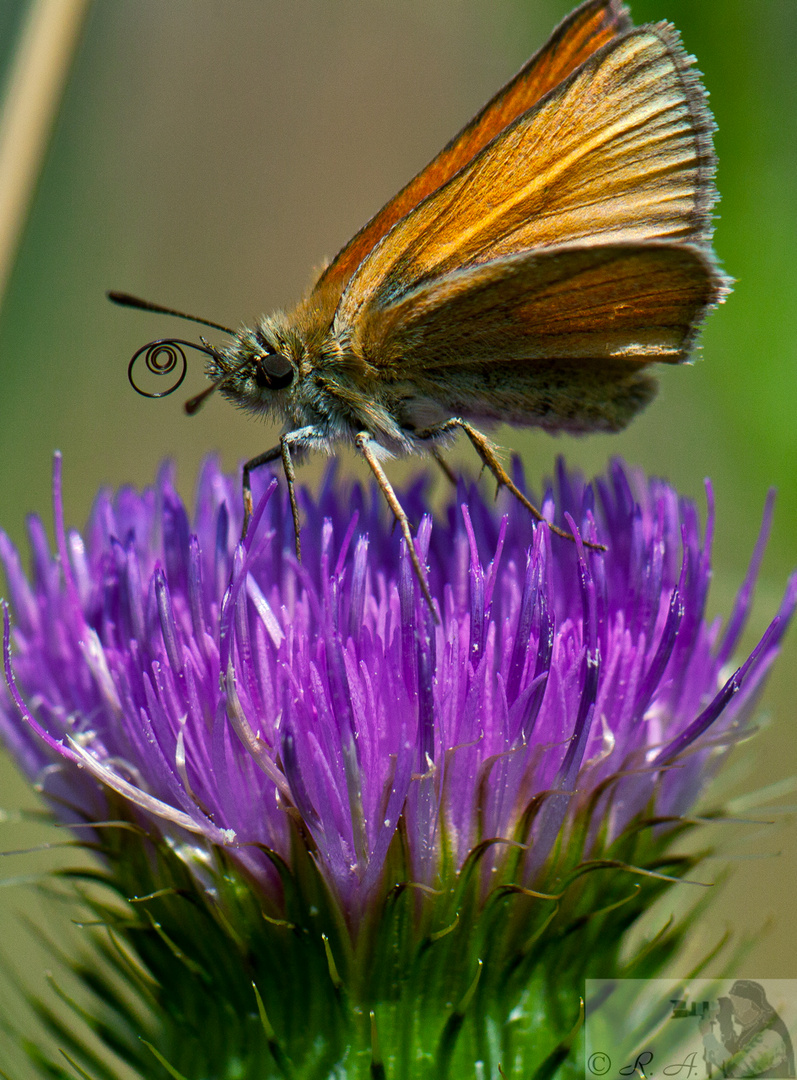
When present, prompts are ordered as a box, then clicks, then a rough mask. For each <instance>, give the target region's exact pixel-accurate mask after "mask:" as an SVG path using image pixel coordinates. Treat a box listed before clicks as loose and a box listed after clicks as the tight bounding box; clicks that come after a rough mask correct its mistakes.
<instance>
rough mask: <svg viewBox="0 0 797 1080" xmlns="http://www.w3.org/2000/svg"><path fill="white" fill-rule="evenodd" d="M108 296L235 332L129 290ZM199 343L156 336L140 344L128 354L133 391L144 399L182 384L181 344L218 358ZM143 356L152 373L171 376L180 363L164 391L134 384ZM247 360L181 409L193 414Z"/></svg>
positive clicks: (125, 304)
mask: <svg viewBox="0 0 797 1080" xmlns="http://www.w3.org/2000/svg"><path fill="white" fill-rule="evenodd" d="M107 295H108V299H109V300H112V301H113V303H114V304H120V305H121V306H122V307H131V308H138V309H139V310H140V311H154V312H156V314H158V315H174V316H175V317H176V318H178V319H188V320H190V321H191V322H197V323H202V325H203V326H212V327H213V329H214V330H222V331H223V332H224V333H225V334H229V335H230V336H231V337H234V336H235V331H234V330H231V329H230V327H229V326H222V324H221V323H217V322H213V321H212V320H211V319H201V318H200V317H199V316H198V315H188V314H186V312H184V311H178V310H177V309H176V308H170V307H164V305H163V304H153V303H152V301H151V300H141V299H140V298H139V297H137V296H131V295H130V293H123V292H109V293H108V294H107ZM199 340H200V341H201V342H202V344H201V345H197V344H196V342H194V341H183V340H182V339H181V338H159V339H158V340H157V341H150V343H149V344H148V345H143V346H142V347H141V348H140V349H139V350H138V352H136V353H134V355H133V356H132V357H131V360H130V363H129V364H128V365H127V378H128V381H129V383H130V385H131V386H132V387H133V389H134V390H135V391H136V393H137V394H141V396H142V397H147V398H162V397H168V396H169V394H173V393H174V392H175V390H177V389H178V388H179V387H180V386H182V384H183V379H184V378H185V376H186V373H187V371H188V360H187V358H186V355H185V353H184V352H183V348H182V346H183V345H185V346H187V347H188V348H189V349H197V350H198V351H199V352H203V353H206V354H207V355H208V356H212V357H213V358H214V359H216V360H218V359H219V353H218V352H217V351H216V349H214V348H213V347H212V346H211V345H210V343H209V342H208V341H206V340H205V338H203V337H200V339H199ZM142 355H143V357H144V365H145V367H146V369H147V371H149V372H150V373H151V374H152V375H158V376H161V375H171V374H172V373H173V372H174V371H175V369H176V368H177V367H178V365H180V374H179V375H178V377H177V380H176V382H174V383H173V384H172V385H171V386H170V387H169V388H168V389H167V390H156V391H152V390H145V389H144V388H143V387H141V386H138V385H137V383H136V380H135V378H134V377H133V368H134V367H135V365H136V361H137V360H138V358H139V357H140V356H142ZM247 363H248V361H247V360H243V361H242V362H241V363H240V364H239V365H238V366H237V367H235V368H233V370H232V371H229V372H227V373H226V374H225V375H221V376H219V378H218V379H215V380H214V381H213V382H212V383H211V384H210V386H208V387H206V388H205V389H204V390H203V391H202V392H201V393H200V394H195V395H194V397H192V398H189V399H188V401H186V403H185V411H186V412H187V413H188V415H189V416H193V414H194V413H195V412H197V411H198V410H199V409H200V408H201V406H202V405H203V404H204V403H205V401H206V400H207V399H208V398H209V397H210V395H211V394H212V393H213V392H214V391H216V390H218V389H219V387H220V386H223V385H224V383H225V382H227V380H228V379H231V378H232V377H233V376H234V375H237V374H238V373H239V372H240V371H241V370H242V369H243V368H245V367H246V366H247Z"/></svg>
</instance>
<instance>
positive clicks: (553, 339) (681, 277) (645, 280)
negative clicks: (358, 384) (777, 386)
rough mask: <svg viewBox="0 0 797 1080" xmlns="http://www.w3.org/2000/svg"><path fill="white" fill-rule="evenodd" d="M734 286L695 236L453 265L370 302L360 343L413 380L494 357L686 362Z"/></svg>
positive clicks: (380, 363)
mask: <svg viewBox="0 0 797 1080" xmlns="http://www.w3.org/2000/svg"><path fill="white" fill-rule="evenodd" d="M723 291H724V290H723V285H722V283H721V280H720V279H719V277H718V275H717V273H716V270H715V268H714V266H713V263H712V261H711V259H710V258H709V257H708V256H707V255H706V254H705V253H704V252H703V251H701V250H700V249H699V248H696V247H694V246H691V245H684V244H667V243H650V242H648V243H642V244H613V245H606V246H601V247H590V246H582V245H578V246H573V247H570V248H552V249H549V250H547V251H546V250H542V251H533V252H524V253H523V254H521V255H512V256H506V257H503V258H500V259H497V260H494V261H492V262H489V263H486V264H483V265H481V266H477V267H472V268H469V269H466V270H459V271H454V272H453V273H450V274H447V275H445V276H444V277H442V278H440V279H438V280H436V281H434V282H431V283H429V284H427V285H422V286H419V287H418V288H416V289H414V290H413V291H412V292H410V293H408V294H407V295H405V296H404V297H402V298H401V299H400V300H397V301H396V302H395V303H393V304H391V305H389V306H388V307H385V308H379V309H378V308H371V309H369V312H368V314H367V316H366V317H365V318H364V320H363V321H362V323H361V324H360V327H359V328H358V329H359V335H360V336H359V347H360V349H361V350H362V353H363V355H364V356H365V358H366V359H367V360H368V361H369V362H370V363H372V364H373V365H374V366H375V367H377V368H380V369H381V370H383V371H384V372H385V376H384V377H385V378H396V377H399V378H402V379H406V380H410V381H412V380H414V379H423V377H424V375H433V374H434V373H435V372H436V371H439V370H440V369H445V368H454V367H455V368H457V369H458V370H459V371H467V369H468V368H469V367H470V368H472V369H473V370H474V372H475V371H476V370H477V369H481V368H482V367H483V365H485V364H489V365H491V366H493V367H495V368H496V369H498V368H500V366H501V365H505V364H512V365H518V364H522V365H533V364H534V363H535V362H540V361H550V360H569V361H571V360H574V361H581V362H584V363H585V364H594V365H599V364H600V363H601V362H602V361H608V360H618V361H619V360H622V361H624V362H630V363H638V364H639V366H640V367H641V366H644V365H645V364H647V363H650V362H651V361H654V360H658V361H665V362H669V363H678V362H679V361H682V360H684V359H686V357H687V356H688V354H689V351H690V349H691V347H692V345H693V342H694V336H695V334H696V332H697V328H698V326H699V323H700V321H701V320H702V318H703V315H704V314H705V312H706V310H707V308H709V307H710V306H711V305H713V304H716V303H717V302H718V301H719V300H720V299H722V296H723ZM496 377H499V376H497V375H496Z"/></svg>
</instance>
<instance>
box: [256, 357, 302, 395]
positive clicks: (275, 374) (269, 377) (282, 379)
mask: <svg viewBox="0 0 797 1080" xmlns="http://www.w3.org/2000/svg"><path fill="white" fill-rule="evenodd" d="M255 382H256V383H257V385H258V386H259V387H261V389H266V388H267V389H269V390H283V389H284V388H285V387H286V386H290V385H291V383H292V382H293V365H292V364H291V362H290V360H287V359H286V358H285V357H284V356H282V354H281V353H266V354H265V355H264V356H261V357H260V359H259V360H258V362H257V364H256V365H255Z"/></svg>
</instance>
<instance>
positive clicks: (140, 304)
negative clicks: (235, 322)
mask: <svg viewBox="0 0 797 1080" xmlns="http://www.w3.org/2000/svg"><path fill="white" fill-rule="evenodd" d="M107 296H108V299H109V300H112V301H113V303H114V304H120V305H121V306H122V307H130V308H138V310H139V311H154V312H156V314H158V315H174V316H175V317H176V318H178V319H188V320H189V321H190V322H196V323H202V324H203V325H204V326H212V327H213V329H214V330H221V331H223V333H225V334H235V331H234V330H231V329H230V327H229V326H222V325H221V323H217V322H212V321H211V320H210V319H200V318H199V316H198V315H188V314H186V312H185V311H177V310H176V309H175V308H170V307H164V306H163V304H153V303H152V302H151V301H150V300H141V299H139V297H137V296H131V295H130V294H129V293H123V292H109V293H108V294H107Z"/></svg>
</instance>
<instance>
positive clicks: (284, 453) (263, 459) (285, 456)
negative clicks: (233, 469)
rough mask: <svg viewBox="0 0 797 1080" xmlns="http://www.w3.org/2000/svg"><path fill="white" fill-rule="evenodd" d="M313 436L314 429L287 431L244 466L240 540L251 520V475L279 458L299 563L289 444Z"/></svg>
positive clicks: (299, 531)
mask: <svg viewBox="0 0 797 1080" xmlns="http://www.w3.org/2000/svg"><path fill="white" fill-rule="evenodd" d="M314 434H315V429H313V428H298V429H297V430H296V431H289V432H287V433H286V434H285V435H283V436H282V438H281V439H280V441H279V444H278V445H277V446H272V448H271V449H270V450H266V452H265V453H264V454H258V456H257V457H255V458H252V459H251V461H247V462H246V464H245V465H244V477H243V493H244V524H243V530H242V532H241V539H243V538H244V537H245V536H246V534H247V532H248V530H249V522H250V521H251V520H252V512H253V509H254V506H253V503H252V482H251V474H252V473H253V472H254V470H255V469H259V468H260V466H261V465H268V464H269V463H270V462H272V461H276V460H277V459H278V458H281V459H282V469H283V472H284V473H285V481H286V483H287V485H288V497H289V499H290V501H291V515H292V517H293V533H294V536H295V538H296V558H297V559H298V560H299V562H301V561H302V539H301V532H302V526H301V522H300V521H299V504H298V503H297V501H296V471H295V469H294V467H293V458H292V457H291V443H299V444H301V443H303V442H307V441H309V437H311V436H312V435H314Z"/></svg>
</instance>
